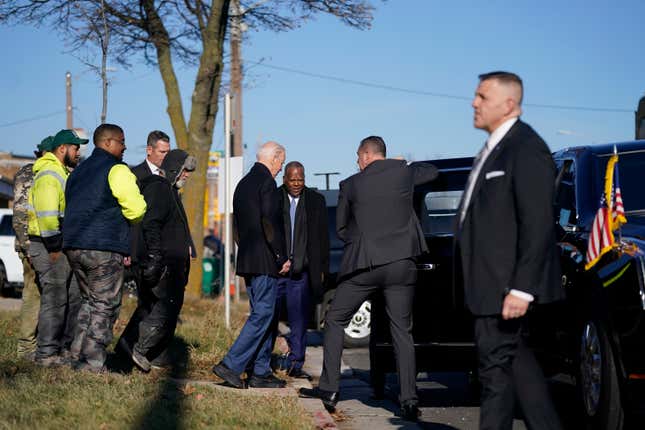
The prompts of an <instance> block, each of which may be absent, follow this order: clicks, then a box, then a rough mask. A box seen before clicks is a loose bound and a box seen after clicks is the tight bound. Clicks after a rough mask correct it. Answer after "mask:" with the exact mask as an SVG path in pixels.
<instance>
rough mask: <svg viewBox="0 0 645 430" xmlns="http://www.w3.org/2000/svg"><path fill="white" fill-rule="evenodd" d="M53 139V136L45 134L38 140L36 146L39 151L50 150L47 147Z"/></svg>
mask: <svg viewBox="0 0 645 430" xmlns="http://www.w3.org/2000/svg"><path fill="white" fill-rule="evenodd" d="M53 140H54V136H47V137H46V138H44V139H43V140H41V141H40V143H39V144H38V146H37V147H36V148H38V150H39V151H50V149H49V148H50V147H51V144H52V142H53Z"/></svg>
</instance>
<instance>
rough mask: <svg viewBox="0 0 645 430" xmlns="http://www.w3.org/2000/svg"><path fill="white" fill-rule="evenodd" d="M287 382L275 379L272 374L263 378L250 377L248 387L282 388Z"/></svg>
mask: <svg viewBox="0 0 645 430" xmlns="http://www.w3.org/2000/svg"><path fill="white" fill-rule="evenodd" d="M286 386H287V382H286V381H284V380H282V379H280V378H276V377H275V376H274V375H273V373H267V374H266V375H263V376H258V375H252V376H251V377H250V378H249V387H253V388H284V387H286Z"/></svg>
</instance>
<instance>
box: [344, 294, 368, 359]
mask: <svg viewBox="0 0 645 430" xmlns="http://www.w3.org/2000/svg"><path fill="white" fill-rule="evenodd" d="M371 324H372V305H371V303H370V302H369V301H366V302H363V304H362V305H361V307H360V308H359V309H358V311H356V313H355V314H354V315H353V316H352V319H351V320H350V322H349V325H348V326H347V328H345V333H344V342H343V344H344V345H345V348H367V347H368V346H369V344H370V331H371Z"/></svg>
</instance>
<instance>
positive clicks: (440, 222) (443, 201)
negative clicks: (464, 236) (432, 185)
mask: <svg viewBox="0 0 645 430" xmlns="http://www.w3.org/2000/svg"><path fill="white" fill-rule="evenodd" d="M462 193H463V191H462V190H453V191H430V192H428V193H426V195H425V197H424V199H423V207H422V209H421V214H420V215H421V219H420V221H421V227H422V228H423V232H424V233H425V234H426V235H434V236H444V235H450V234H452V230H453V219H454V217H455V214H456V213H457V208H458V207H459V202H460V201H461V195H462Z"/></svg>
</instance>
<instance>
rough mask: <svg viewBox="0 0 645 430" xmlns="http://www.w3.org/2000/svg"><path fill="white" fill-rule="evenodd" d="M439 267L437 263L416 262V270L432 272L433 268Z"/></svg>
mask: <svg viewBox="0 0 645 430" xmlns="http://www.w3.org/2000/svg"><path fill="white" fill-rule="evenodd" d="M438 267H439V265H438V264H435V263H418V264H417V270H418V271H421V272H432V271H433V270H437V268H438Z"/></svg>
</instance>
